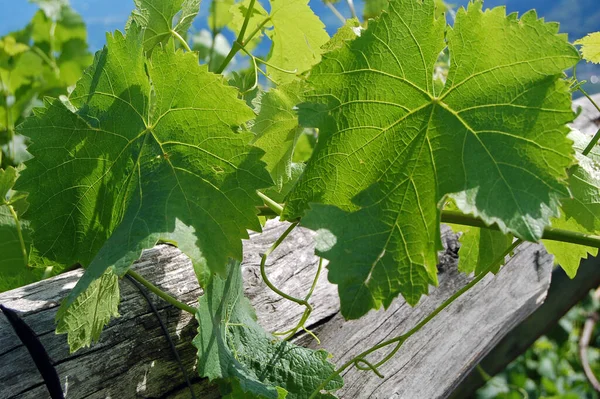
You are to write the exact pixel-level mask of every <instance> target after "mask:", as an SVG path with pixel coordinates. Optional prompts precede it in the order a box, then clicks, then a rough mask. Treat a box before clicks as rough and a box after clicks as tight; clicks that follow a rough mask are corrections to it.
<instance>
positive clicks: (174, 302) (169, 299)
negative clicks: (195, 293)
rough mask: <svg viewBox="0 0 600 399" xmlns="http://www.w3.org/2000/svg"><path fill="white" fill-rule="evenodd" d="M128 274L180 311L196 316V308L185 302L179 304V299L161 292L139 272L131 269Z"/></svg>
mask: <svg viewBox="0 0 600 399" xmlns="http://www.w3.org/2000/svg"><path fill="white" fill-rule="evenodd" d="M127 274H128V275H130V276H131V277H133V278H134V279H135V280H136V281H137V282H139V283H140V284H142V285H143V286H144V287H146V288H147V289H148V290H150V291H151V292H153V293H155V294H156V295H157V296H158V297H160V298H162V299H164V300H165V301H166V302H167V303H169V304H171V305H173V306H175V307H176V308H178V309H181V310H183V311H185V312H188V313H190V314H192V315H195V314H196V309H195V308H193V307H191V306H190V305H187V304H185V303H183V302H179V301H178V300H177V299H175V298H173V297H172V296H171V295H169V294H167V293H166V292H164V291H163V290H161V289H160V288H158V287H157V286H155V285H154V284H152V283H151V282H150V281H148V280H146V279H145V278H144V277H142V276H141V275H140V274H138V273H137V272H134V271H133V270H131V269H130V270H128V271H127Z"/></svg>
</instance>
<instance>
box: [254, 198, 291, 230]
mask: <svg viewBox="0 0 600 399" xmlns="http://www.w3.org/2000/svg"><path fill="white" fill-rule="evenodd" d="M256 193H257V194H258V196H259V197H260V198H261V199H262V200H263V201H264V203H265V205H266V206H267V207H269V209H271V210H272V211H273V212H275V213H276V214H277V216H281V214H282V213H283V206H282V205H281V204H279V203H277V202H276V201H273V200H272V199H271V198H269V197H268V196H266V195H264V194H263V193H261V192H260V191H257V192H256ZM288 234H289V233H288Z"/></svg>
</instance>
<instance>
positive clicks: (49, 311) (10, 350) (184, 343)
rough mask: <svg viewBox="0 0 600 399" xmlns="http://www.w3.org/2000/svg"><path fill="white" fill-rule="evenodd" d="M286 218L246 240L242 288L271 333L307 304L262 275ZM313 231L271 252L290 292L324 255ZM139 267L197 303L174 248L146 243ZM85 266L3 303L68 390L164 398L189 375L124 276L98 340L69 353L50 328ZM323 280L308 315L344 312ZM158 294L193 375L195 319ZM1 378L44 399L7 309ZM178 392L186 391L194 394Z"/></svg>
mask: <svg viewBox="0 0 600 399" xmlns="http://www.w3.org/2000/svg"><path fill="white" fill-rule="evenodd" d="M288 225H289V224H287V223H278V222H275V221H273V222H270V223H268V224H267V226H266V228H265V231H264V233H263V234H260V235H258V234H253V235H252V236H251V240H249V241H246V242H245V245H244V252H245V254H246V255H245V258H244V263H243V273H244V277H245V281H246V293H247V295H248V296H249V297H250V298H251V300H252V302H253V304H254V305H255V306H256V308H257V313H258V316H259V319H260V322H261V323H262V324H263V326H265V328H267V329H268V330H271V331H274V330H279V329H284V328H286V327H288V326H290V325H295V323H296V322H297V320H298V319H299V318H300V316H301V313H302V312H303V311H304V308H302V307H300V306H297V305H295V304H292V303H289V302H287V301H283V300H281V298H279V297H278V296H277V295H276V294H274V293H273V292H271V291H270V290H269V289H268V288H266V287H265V285H264V283H263V282H262V280H261V279H260V271H259V270H260V269H259V264H260V255H259V254H261V253H263V252H265V251H266V250H267V249H268V248H269V247H270V246H271V244H272V243H273V241H275V240H276V239H277V237H279V236H280V235H281V234H282V233H283V231H284V230H285V228H286V227H287V226H288ZM312 234H313V233H312V232H311V231H309V230H305V229H297V230H296V231H294V233H293V234H292V235H291V236H290V237H289V239H288V240H286V241H285V242H284V243H283V244H282V245H281V246H280V247H279V248H278V249H277V251H276V252H274V253H273V256H272V257H271V261H270V262H269V264H268V268H269V269H272V272H270V275H271V277H272V279H273V281H274V282H275V283H276V284H278V286H279V287H280V288H281V289H283V290H286V291H287V292H290V293H292V294H298V295H300V294H301V293H303V292H306V291H307V290H308V288H309V287H310V285H311V283H312V280H313V277H314V273H315V272H316V268H317V262H318V259H317V258H316V257H315V256H314V253H313V251H314V246H313V240H312ZM274 265H276V266H274ZM134 269H135V270H136V271H138V272H139V273H141V274H142V275H144V276H145V277H147V278H148V279H149V280H150V281H152V282H154V283H155V284H156V285H158V286H159V287H160V288H161V289H163V290H165V291H167V292H169V293H170V294H171V295H173V296H175V297H177V298H178V299H179V300H182V301H183V302H185V303H188V304H190V305H192V306H194V305H195V304H197V298H198V296H199V295H201V293H202V291H201V289H200V288H199V287H198V284H197V283H196V279H195V277H194V274H193V269H192V267H191V264H190V262H189V260H188V259H187V257H185V256H184V255H182V254H181V252H180V251H179V250H178V249H177V248H174V247H171V246H167V245H160V246H157V247H156V248H154V249H151V250H149V251H145V252H144V254H143V256H142V258H141V260H140V261H139V262H137V263H136V265H135V267H134ZM81 274H82V271H81V270H77V271H73V272H69V273H66V274H64V275H61V276H58V277H55V278H53V279H49V280H46V281H43V282H39V283H36V284H32V285H29V286H27V287H23V288H20V289H16V290H13V291H9V292H6V293H2V294H0V303H2V304H4V305H5V306H7V307H9V308H12V309H15V310H17V311H19V312H21V313H22V314H23V318H24V320H25V321H26V322H27V323H28V324H29V325H30V326H31V327H32V328H33V330H34V331H35V332H36V333H37V334H38V335H39V337H40V340H41V341H42V343H43V344H44V346H45V347H46V348H47V350H48V352H49V354H50V356H51V358H52V359H53V360H54V362H55V364H56V369H57V371H58V373H59V375H60V377H61V381H62V382H63V386H64V389H65V392H67V398H76V399H79V398H109V397H113V398H114V397H119V398H121V399H127V398H139V397H161V396H162V395H165V394H167V393H168V392H169V391H173V390H177V388H179V387H180V386H182V385H183V384H184V379H183V376H182V375H181V373H180V372H179V369H178V368H177V365H176V363H175V362H174V361H173V358H172V354H171V352H170V351H169V347H168V345H167V342H166V340H165V337H164V336H163V334H162V332H161V331H160V328H159V324H158V321H157V320H156V318H155V316H154V315H153V314H152V313H151V312H150V310H149V308H148V305H147V303H146V302H145V300H144V299H143V297H141V296H140V294H139V293H138V292H137V291H136V289H134V287H133V286H132V285H131V284H130V283H129V282H128V281H127V280H123V281H121V283H120V287H121V296H122V299H121V305H120V313H121V317H120V318H118V319H116V320H113V321H112V322H111V323H110V324H109V326H108V327H107V328H106V329H105V330H104V332H103V333H102V337H101V339H100V342H99V343H97V344H96V345H93V346H92V348H89V349H84V350H81V351H79V352H77V353H75V354H69V350H68V346H67V342H66V336H65V335H55V334H54V318H55V315H56V310H57V308H58V305H59V303H60V301H61V300H62V299H63V298H64V297H65V296H66V294H67V293H68V292H69V289H70V288H72V287H73V286H74V284H75V283H76V281H77V279H78V278H79V277H80V276H81ZM326 279H327V277H326V273H324V274H323V275H322V276H321V281H320V284H319V287H318V288H317V290H315V293H314V300H315V301H317V302H319V303H322V304H323V305H322V306H319V308H318V309H316V310H315V312H314V314H313V316H312V318H311V323H313V322H314V323H316V322H318V321H320V320H323V319H326V318H328V317H331V316H332V315H333V314H335V313H336V312H337V310H338V307H337V305H335V304H336V301H334V300H333V298H335V297H336V295H337V294H336V292H335V287H333V286H331V285H329V284H326ZM154 299H155V301H154V303H155V305H156V307H157V308H158V309H159V313H160V314H161V316H162V318H163V319H164V320H165V322H166V324H167V326H168V329H169V331H170V333H171V336H172V337H173V339H174V341H175V344H176V346H177V348H178V350H179V352H180V355H181V358H182V361H183V363H184V364H185V367H186V369H187V371H188V374H189V375H190V376H193V375H195V371H194V370H193V365H194V364H195V360H196V355H195V350H194V348H193V346H192V345H191V343H190V342H191V340H192V338H193V337H194V336H195V334H196V329H197V324H196V322H195V320H192V318H191V317H190V315H188V314H187V313H185V312H183V313H182V312H181V311H179V310H178V309H175V308H173V307H171V306H167V304H165V303H164V302H163V301H161V300H159V299H157V298H154ZM328 304H332V305H331V306H328ZM274 309H277V317H273V310H274ZM0 381H2V383H1V384H0V398H32V399H33V398H36V399H37V398H45V397H48V394H47V391H46V388H45V386H43V385H42V379H41V377H40V376H39V374H38V372H37V370H36V369H35V367H34V365H33V362H32V361H31V359H30V357H29V354H28V353H27V351H26V350H25V348H24V347H23V346H22V345H21V344H20V341H19V340H18V338H17V337H16V336H15V334H14V332H13V331H12V329H11V327H10V326H9V324H8V323H7V321H6V319H5V318H4V317H3V316H2V317H0ZM196 389H197V390H198V397H200V398H207V399H208V398H214V397H218V394H217V393H216V391H215V389H214V388H213V387H209V386H208V384H207V383H206V382H205V381H204V382H202V383H201V384H200V385H199V386H196ZM186 395H187V396H186ZM181 397H189V392H188V393H184V394H183V396H181Z"/></svg>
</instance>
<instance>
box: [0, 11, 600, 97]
mask: <svg viewBox="0 0 600 399" xmlns="http://www.w3.org/2000/svg"><path fill="white" fill-rule="evenodd" d="M260 1H261V2H262V0H260ZM354 1H355V3H356V7H357V11H358V13H359V15H360V14H361V10H362V0H354ZM598 1H599V0H486V1H485V2H484V6H485V7H496V6H501V5H506V8H507V11H508V12H515V11H516V12H519V13H523V12H525V11H527V10H529V9H531V8H535V9H536V10H537V11H538V14H539V15H540V16H542V17H545V18H546V20H548V21H557V22H560V24H561V31H562V32H566V33H568V34H569V39H570V40H576V39H578V38H580V37H582V36H584V35H585V34H587V33H590V32H593V31H600V7H598ZM449 2H450V3H453V4H455V5H457V6H464V5H466V4H467V3H468V0H450V1H449ZM209 4H210V0H203V2H202V6H201V10H200V15H199V17H198V18H197V19H196V22H195V23H194V27H195V28H196V29H202V28H203V27H206V17H207V15H208V7H209ZM71 5H72V6H73V8H74V9H75V10H77V11H78V12H79V13H80V14H81V15H82V16H83V19H84V20H85V22H86V24H87V25H88V30H89V43H90V47H91V49H92V51H96V50H98V49H100V48H101V47H102V46H103V45H104V42H105V32H107V31H113V30H116V29H121V30H122V29H123V27H124V26H125V22H126V21H127V18H128V16H129V13H130V12H131V10H132V9H133V8H134V5H133V0H71ZM310 5H311V7H312V8H313V9H314V10H315V12H316V13H317V14H318V15H319V16H320V18H321V19H322V20H323V22H324V23H325V25H326V26H327V30H328V31H329V33H330V34H333V33H334V32H335V31H336V30H337V28H338V27H339V26H340V21H339V20H338V19H337V18H336V17H335V16H334V15H333V14H332V13H331V11H330V10H329V9H328V8H327V7H325V6H324V5H323V3H322V2H321V0H311V1H310ZM337 7H338V9H339V10H340V11H341V12H342V14H344V15H346V16H348V15H349V11H348V9H347V7H346V4H345V1H343V0H342V1H340V2H339V3H337ZM36 9H37V6H36V5H35V4H31V3H29V2H28V1H27V0H0V36H2V35H4V34H6V33H8V32H10V31H13V30H17V29H20V28H22V27H23V26H25V25H26V24H27V22H28V21H29V20H30V19H31V17H32V16H33V14H34V13H35V11H36ZM578 75H579V78H580V79H587V80H592V79H593V80H596V81H600V67H597V66H592V65H589V64H588V65H582V66H581V67H580V68H579V73H578ZM589 88H590V90H592V91H594V92H600V83H598V84H596V85H593V86H591V87H589Z"/></svg>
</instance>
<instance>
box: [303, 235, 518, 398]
mask: <svg viewBox="0 0 600 399" xmlns="http://www.w3.org/2000/svg"><path fill="white" fill-rule="evenodd" d="M522 243H523V240H521V239H517V240H516V241H515V242H513V243H512V245H511V246H510V247H509V248H508V249H507V250H506V251H505V252H504V253H503V254H502V255H501V256H500V257H498V259H496V260H495V261H494V262H492V263H490V265H489V266H488V267H486V268H485V270H483V271H482V272H481V273H480V274H479V275H477V277H475V278H474V279H473V280H471V281H470V282H469V283H468V284H467V285H465V286H464V287H463V288H461V289H460V290H458V291H457V292H455V293H454V295H452V296H451V297H450V298H448V299H447V300H445V301H444V302H443V303H442V304H441V305H440V306H438V307H437V308H436V309H435V310H434V311H433V312H432V313H430V314H429V315H427V317H425V318H424V319H423V320H421V322H419V323H418V324H417V325H416V326H414V327H413V328H411V329H410V330H409V331H408V332H406V333H404V334H402V335H399V336H397V337H395V338H392V339H389V340H387V341H383V342H381V343H379V344H377V345H375V346H373V347H372V348H370V349H367V350H366V351H364V352H362V353H361V354H359V355H358V356H355V357H354V358H352V359H350V360H349V361H347V362H346V363H344V364H343V365H342V366H341V367H340V368H338V369H337V370H336V371H335V372H333V373H332V374H331V375H329V377H327V379H325V381H323V382H322V383H321V385H319V386H318V387H317V389H315V390H314V391H313V393H312V394H311V395H310V397H309V399H314V398H316V397H317V396H318V395H319V393H320V392H321V390H322V389H324V388H325V387H326V386H327V384H329V383H330V382H331V381H332V380H333V379H334V378H335V377H337V376H338V375H340V374H341V373H343V372H344V371H345V370H346V369H348V368H350V367H351V366H353V365H356V366H357V368H359V369H362V370H371V371H373V372H374V373H375V374H377V375H378V376H379V377H381V378H383V375H382V374H381V373H380V372H379V370H378V367H380V366H381V365H383V364H384V363H386V362H387V361H388V360H390V359H391V358H392V357H393V356H394V355H395V354H396V353H397V352H398V350H399V349H400V347H401V346H402V344H404V342H406V340H407V339H408V338H410V337H411V336H412V335H414V334H415V333H417V332H418V331H419V330H421V328H423V327H424V326H425V325H426V324H427V323H429V322H430V321H431V320H432V319H433V318H434V317H435V316H437V315H438V314H439V313H440V312H441V311H443V310H444V309H446V308H447V307H448V306H449V305H450V304H451V303H452V302H454V301H455V300H456V299H458V298H459V297H460V296H462V295H463V294H464V293H465V292H467V291H469V290H470V289H471V288H473V287H474V286H475V285H477V283H478V282H480V281H481V280H482V279H483V278H484V277H485V276H486V275H487V273H488V272H489V271H491V270H493V269H494V268H495V267H497V266H498V265H499V264H502V263H503V262H504V258H506V256H507V255H509V254H510V253H512V252H513V251H514V250H515V249H516V248H517V247H518V246H519V245H520V244H522ZM392 344H396V346H395V347H394V349H392V351H391V352H390V353H388V354H387V355H386V356H385V357H384V358H383V359H382V360H380V361H379V362H377V363H375V364H371V363H370V362H368V361H366V360H365V359H364V358H365V357H366V356H368V355H370V354H371V353H373V352H375V351H377V350H379V349H382V348H385V347H386V346H389V345H392ZM359 363H364V364H366V365H367V368H364V367H359V366H358V364H359Z"/></svg>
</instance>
